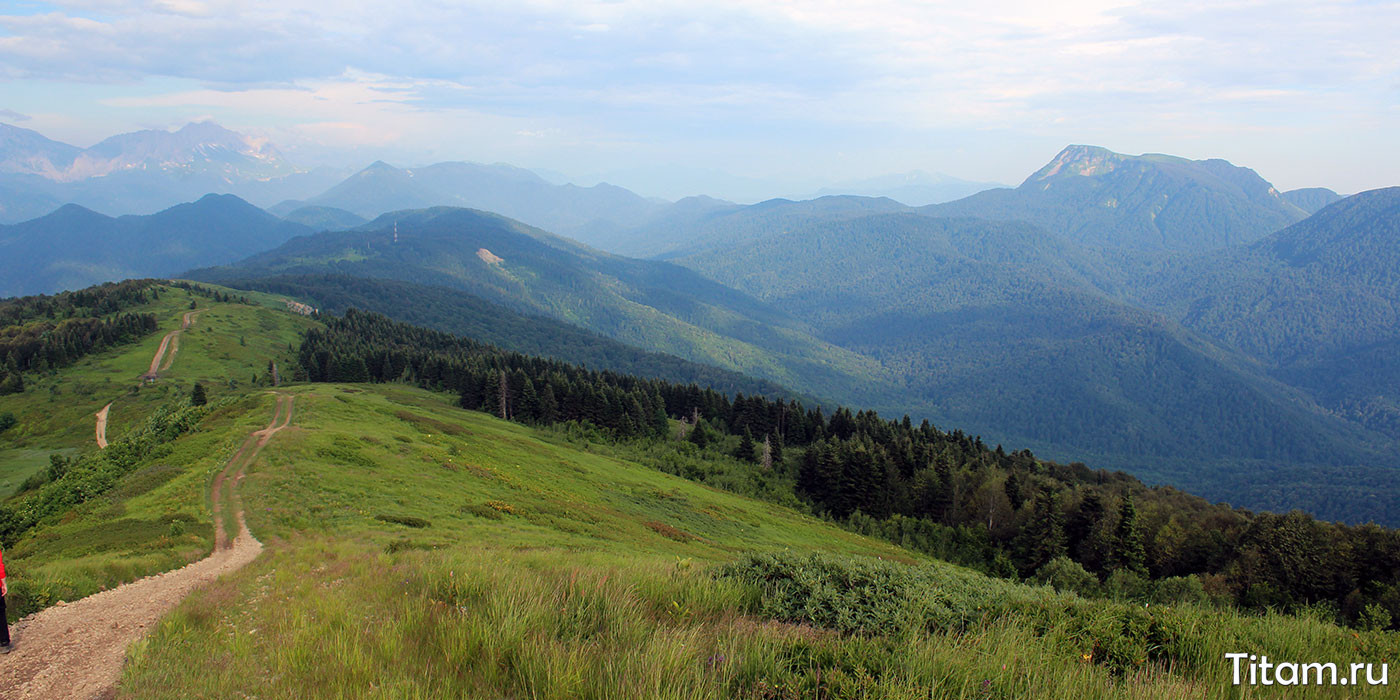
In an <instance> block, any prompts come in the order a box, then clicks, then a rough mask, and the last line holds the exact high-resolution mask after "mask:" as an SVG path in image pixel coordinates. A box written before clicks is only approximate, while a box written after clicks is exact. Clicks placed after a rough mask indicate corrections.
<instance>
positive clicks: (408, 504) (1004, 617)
mask: <svg viewBox="0 0 1400 700" xmlns="http://www.w3.org/2000/svg"><path fill="white" fill-rule="evenodd" d="M286 391H287V392H289V393H291V394H292V395H294V396H296V413H295V416H294V418H293V421H292V427H291V428H289V429H287V430H284V431H282V432H281V433H279V434H278V436H277V438H276V439H274V440H273V441H272V442H271V443H269V444H268V446H267V448H265V449H264V451H263V453H262V456H261V458H260V460H259V461H258V463H257V464H255V465H254V466H253V468H252V470H251V471H250V473H249V476H248V478H247V479H246V480H245V481H244V482H243V485H242V487H241V488H242V491H243V500H244V502H245V503H246V504H247V505H248V508H249V512H248V515H249V522H250V526H251V527H252V529H253V531H254V532H255V534H257V535H258V537H259V538H260V539H262V540H263V541H264V543H266V544H268V545H269V547H268V549H267V550H266V551H265V553H264V554H263V556H262V557H261V558H260V559H259V560H257V561H255V562H254V563H253V564H252V565H250V566H249V567H247V568H245V569H243V570H242V571H240V572H238V573H237V574H234V575H233V576H230V577H228V578H226V579H223V580H221V581H219V582H217V583H215V584H213V585H211V586H210V587H208V588H205V589H203V590H201V591H199V592H196V593H195V594H194V595H192V596H191V597H190V598H189V599H187V600H186V601H185V603H183V604H182V605H181V606H180V607H179V608H178V609H177V610H176V612H174V613H173V614H172V615H171V616H170V617H168V618H167V619H166V620H165V621H164V622H163V623H162V624H161V625H160V627H159V628H158V629H156V630H154V632H153V634H152V635H151V636H150V637H149V638H148V639H147V640H145V641H143V642H142V643H140V644H138V645H137V646H136V647H134V648H133V649H132V650H131V654H130V659H129V664H128V666H127V668H126V671H125V675H124V678H123V682H122V685H121V693H122V695H123V696H124V697H133V698H147V697H154V698H165V697H169V698H176V697H245V696H246V697H306V698H323V697H324V698H332V697H335V698H340V697H383V698H417V697H423V698H438V697H441V698H458V697H472V698H476V697H481V698H497V697H521V698H525V697H528V698H728V697H741V698H808V697H813V698H815V697H824V698H868V697H890V698H931V697H936V698H1013V697H1015V698H1019V697H1084V698H1110V697H1134V698H1137V697H1141V698H1188V697H1190V698H1195V697H1365V696H1366V693H1367V692H1368V691H1375V694H1376V696H1379V695H1380V694H1381V692H1380V691H1383V689H1369V688H1361V689H1356V688H1351V689H1347V690H1346V692H1345V693H1341V694H1339V693H1338V691H1337V690H1335V689H1320V690H1319V689H1303V690H1302V691H1301V692H1300V690H1299V689H1297V688H1278V687H1273V688H1265V687H1260V688H1254V689H1252V690H1251V691H1250V692H1249V693H1248V694H1245V693H1244V692H1242V690H1241V689H1237V688H1232V687H1231V686H1230V684H1229V671H1230V669H1229V665H1228V663H1227V662H1226V661H1225V660H1224V658H1223V656H1224V654H1225V653H1226V652H1229V651H1236V650H1245V651H1249V652H1252V653H1264V654H1268V655H1270V656H1272V657H1274V658H1283V659H1297V660H1304V661H1309V660H1324V661H1329V660H1334V661H1337V662H1339V663H1342V662H1351V661H1373V662H1380V661H1381V659H1383V658H1384V659H1392V658H1395V653H1396V652H1397V651H1400V648H1397V645H1396V640H1395V638H1394V635H1387V634H1382V633H1364V632H1352V631H1349V630H1344V629H1341V628H1338V627H1336V626H1334V625H1332V624H1330V623H1326V622H1321V621H1318V620H1314V619H1309V618H1300V617H1291V616H1282V615H1266V616H1256V615H1246V614H1241V613H1237V612H1233V611H1229V610H1220V609H1214V608H1209V607H1196V606H1164V607H1155V606H1154V607H1145V606H1142V605H1136V604H1124V603H1114V602H1108V601H1086V600H1083V599H1080V598H1078V597H1075V596H1073V595H1070V594H1062V593H1056V592H1054V591H1053V590H1051V589H1049V588H1041V587H1030V586H1024V585H1020V584H1015V583H1011V582H1007V581H1002V580H997V579H989V578H986V577H984V576H982V575H981V574H978V573H975V572H971V571H969V570H965V569H961V568H958V567H955V566H951V565H948V564H945V563H941V562H935V561H929V560H927V559H924V558H922V557H919V556H917V555H914V554H912V553H909V552H906V551H903V550H900V549H898V548H895V547H893V546H891V545H888V544H885V543H881V542H876V541H872V540H868V539H865V538H861V537H857V536H855V535H852V534H850V533H848V532H845V531H843V530H840V529H837V528H835V527H833V526H831V525H829V524H827V523H825V522H822V521H820V520H816V519H813V518H811V517H808V516H806V515H803V514H801V513H798V512H796V511H794V510H791V509H788V508H784V507H780V506H776V505H772V504H767V503H760V502H755V501H751V500H747V499H744V498H740V497H738V496H734V495H732V494H729V493H726V492H723V491H718V490H715V489H711V488H709V487H706V486H703V485H699V484H696V483H693V482H690V481H686V480H684V479H680V478H678V477H673V476H670V475H668V474H665V473H662V472H660V471H658V470H656V469H653V468H652V467H650V466H648V465H646V464H642V463H637V462H633V461H629V460H628V459H624V458H619V457H615V456H610V455H611V453H614V452H617V450H615V449H609V448H607V447H602V446H600V447H598V448H597V449H592V448H590V447H589V446H588V445H587V443H586V442H583V441H580V440H578V439H577V438H576V437H571V436H569V435H567V434H564V433H561V432H559V431H536V430H532V429H530V428H526V427H523V426H520V425H516V424H511V423H505V422H502V421H499V420H496V419H494V418H492V417H490V416H487V415H485V414H480V413H474V412H467V411H461V410H459V409H457V408H455V407H453V406H451V405H450V402H449V400H448V397H445V396H442V395H435V394H432V393H428V392H424V391H420V390H416V389H411V388H406V387H402V386H393V385H390V386H342V385H325V384H322V385H314V386H299V387H292V388H289V389H286ZM263 413H269V411H264V412H263ZM259 417H261V418H265V415H263V414H259ZM754 552H758V553H760V554H758V555H753V554H751V553H754ZM1284 691H1287V692H1284Z"/></svg>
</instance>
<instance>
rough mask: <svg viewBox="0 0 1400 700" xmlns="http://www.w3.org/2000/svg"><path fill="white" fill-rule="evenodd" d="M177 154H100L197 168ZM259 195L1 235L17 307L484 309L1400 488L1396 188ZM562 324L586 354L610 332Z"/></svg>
mask: <svg viewBox="0 0 1400 700" xmlns="http://www.w3.org/2000/svg"><path fill="white" fill-rule="evenodd" d="M6 133H7V134H9V137H12V138H10V140H9V141H6V142H5V143H7V144H8V143H11V142H14V143H21V142H22V144H21V145H22V147H23V149H28V151H26V152H28V153H30V154H31V156H30V157H28V159H27V160H26V159H24V158H9V157H8V156H7V160H5V162H6V163H7V164H8V165H6V166H5V167H6V168H8V169H9V172H7V173H5V174H0V182H3V178H20V179H22V180H24V181H25V182H33V181H43V182H45V183H48V185H49V186H53V187H75V188H76V187H78V186H80V185H81V186H82V187H88V188H95V187H98V185H99V184H101V186H102V187H109V186H110V185H111V184H112V183H121V182H125V183H126V185H124V186H130V187H132V188H138V189H139V187H138V186H139V184H140V183H141V182H144V181H145V180H143V179H142V178H146V177H147V176H151V174H152V173H155V174H156V176H157V177H158V180H159V178H166V180H169V179H170V178H172V177H173V178H175V179H179V177H183V176H175V175H171V173H172V172H175V171H179V172H183V173H186V175H188V176H189V177H190V178H194V179H195V180H198V178H200V177H204V175H200V174H198V173H208V172H210V171H213V170H218V168H217V167H216V166H214V165H212V164H213V163H215V162H217V161H218V158H224V159H225V160H237V159H238V158H243V157H244V156H247V157H249V158H251V157H252V156H250V155H247V154H244V155H241V156H238V157H237V158H235V157H234V156H232V155H228V153H230V152H235V151H237V148H234V147H233V146H229V147H228V149H225V150H219V149H214V148H212V147H211V149H205V151H207V152H206V154H205V156H201V157H202V158H204V160H202V161H199V162H201V163H203V165H197V166H196V165H188V164H186V165H180V162H182V161H180V159H179V158H176V157H174V156H169V157H168V158H167V160H164V161H160V160H150V159H147V160H145V161H141V162H146V163H147V166H145V167H136V166H132V167H123V168H120V169H114V170H111V171H109V172H108V174H106V175H102V176H100V177H92V178H87V179H82V180H75V181H72V182H60V181H59V180H55V179H50V178H49V177H48V176H46V175H45V174H42V173H49V174H50V175H51V174H52V173H53V172H77V171H76V170H74V168H75V167H76V166H75V165H74V164H75V163H79V161H80V158H83V157H86V156H83V155H82V154H81V153H78V154H75V152H74V151H73V150H72V149H71V147H69V148H68V149H65V148H64V147H63V145H62V144H54V143H53V142H47V141H46V140H43V139H42V137H39V136H38V135H36V134H33V133H32V132H28V133H19V132H6ZM197 133H200V132H192V134H197ZM211 134H214V135H217V134H215V132H213V131H208V132H204V136H210V135H211ZM168 136H173V135H168ZM163 139H164V137H161V136H158V135H147V136H143V137H141V138H132V139H119V140H117V141H115V142H114V144H116V145H112V146H110V147H107V150H106V151H103V152H104V153H108V156H109V161H107V162H136V160H135V156H134V155H131V154H134V153H138V152H143V150H144V151H145V152H150V153H167V155H169V153H176V152H185V151H182V150H180V148H184V147H180V148H175V147H174V146H170V144H171V143H175V141H173V140H168V139H166V140H163ZM204 140H205V139H204V138H203V137H201V138H192V139H191V141H190V142H198V143H203V142H204ZM155 142H160V144H164V145H159V144H157V145H151V144H152V143H155ZM123 144H125V145H123ZM8 147H9V146H7V148H8ZM94 148H96V147H94ZM169 148H173V149H174V150H173V151H168V152H167V151H163V150H161V149H169ZM230 149H231V150H230ZM12 150H14V151H15V152H19V151H20V150H22V148H21V146H14V148H13V149H12ZM87 150H91V149H87ZM273 152H274V151H268V152H267V153H273ZM113 154H115V155H113ZM121 154H127V155H121ZM219 154H223V155H219ZM216 155H218V158H215V156H216ZM206 156H207V157H206ZM94 157H95V156H94ZM270 157H271V156H269V158H270ZM123 159H124V160H123ZM157 162H167V163H174V165H170V166H169V167H168V168H167V167H166V166H159V165H152V164H153V163H157ZM253 165H254V164H250V165H248V167H249V168H252V167H253ZM229 167H230V168H232V169H233V170H238V168H237V167H234V166H232V165H230V166H229ZM239 167H241V166H239ZM26 169H27V170H26ZM233 170H230V171H226V172H232V171H233ZM51 171H52V172H51ZM238 171H239V172H242V171H241V170H238ZM190 173H195V174H190ZM289 177H290V176H289ZM166 180H160V181H166ZM268 182H271V181H268ZM67 191H68V192H77V191H80V190H79V189H72V190H67ZM112 191H115V190H112ZM168 192H169V190H167V193H168ZM11 193H12V191H11V190H8V189H5V188H2V187H0V195H5V196H9V195H10V194H11ZM0 199H3V197H0ZM6 201H9V200H6ZM36 201H37V200H36ZM50 201H52V200H50ZM443 202H448V203H450V204H451V205H452V206H443V205H442V203H443ZM468 204H470V205H473V207H474V208H467V207H465V206H461V205H468ZM272 209H273V211H274V212H275V213H276V214H279V215H281V216H282V217H284V218H281V219H279V218H278V217H277V216H274V215H273V214H270V213H268V212H266V211H263V210H260V209H258V208H257V207H255V206H253V205H251V204H249V203H248V202H246V201H243V200H241V199H239V198H237V197H234V196H231V195H211V196H208V197H204V198H201V199H199V200H198V201H196V202H193V203H190V204H184V205H179V206H176V207H173V208H169V209H167V210H162V211H160V212H158V213H156V214H151V215H145V216H122V217H116V218H113V217H108V216H105V215H102V214H99V213H97V212H94V211H91V210H90V209H87V208H84V207H81V206H76V205H66V206H62V207H61V208H58V209H57V210H55V211H52V212H51V213H48V214H46V215H44V216H41V217H39V218H35V219H32V220H29V221H25V222H23V223H20V224H16V225H10V226H0V282H2V283H3V286H0V295H4V294H20V293H31V292H50V291H56V290H58V289H63V288H75V287H83V286H87V285H89V284H92V283H94V282H99V281H103V280H108V279H120V278H123V277H131V276H171V275H176V274H179V273H180V272H181V271H183V270H187V269H190V268H203V269H200V270H197V271H195V272H193V273H191V274H192V275H193V276H194V277H196V278H199V279H205V280H210V281H228V282H239V283H241V284H249V283H257V284H262V285H270V284H273V283H274V281H276V282H275V283H276V284H282V285H292V286H296V285H301V286H300V287H298V288H300V289H303V290H307V289H317V290H320V291H319V293H321V294H326V295H338V296H340V297H343V298H342V299H341V302H343V303H349V302H350V301H351V300H353V299H358V300H359V301H360V302H362V303H364V304H366V305H369V304H373V305H374V308H377V309H379V310H381V311H384V312H386V313H389V314H391V315H395V316H398V317H400V318H406V319H410V320H413V319H416V320H417V321H418V322H428V321H431V322H432V323H433V325H437V326H438V327H445V328H453V327H454V326H453V325H452V324H453V323H454V320H453V319H454V318H456V317H458V316H460V317H461V318H457V320H456V321H455V323H459V324H467V325H465V326H456V327H458V328H477V329H478V330H476V331H472V332H481V331H480V328H481V327H484V326H481V324H486V325H488V326H489V321H488V319H489V318H491V317H492V314H493V313H495V312H492V311H491V308H493V307H490V306H483V304H485V305H497V307H499V308H502V309H506V310H508V311H509V315H507V314H506V313H505V312H501V313H500V314H497V315H498V316H500V318H502V319H508V318H515V316H516V315H518V316H521V317H522V318H523V317H525V316H535V317H547V318H549V319H553V322H555V323H559V324H569V327H572V326H577V327H580V328H582V329H585V331H587V332H589V333H594V334H598V335H599V336H606V337H607V338H608V339H610V340H609V341H608V342H609V343H617V344H618V345H616V346H615V347H614V346H609V347H611V348H612V349H610V350H607V352H606V353H604V355H605V356H611V357H624V356H625V357H629V358H631V359H628V360H627V361H628V362H646V363H651V362H660V360H656V359H654V358H651V359H648V358H650V356H646V357H643V355H644V354H645V353H643V355H636V354H635V353H633V350H631V349H628V348H633V349H640V350H637V352H641V351H649V352H653V353H656V352H659V353H666V354H668V355H674V356H676V357H679V358H683V359H684V360H685V361H688V362H692V363H702V364H705V365H711V366H714V367H719V368H723V369H724V370H728V371H731V372H741V373H743V374H746V375H749V376H752V377H757V378H759V379H761V380H766V381H768V382H773V383H776V384H781V385H783V386H785V387H788V388H790V389H792V390H794V391H796V392H798V393H802V394H805V395H810V396H815V397H818V398H820V399H823V400H831V401H839V402H843V403H847V404H853V405H862V406H869V407H872V408H877V409H880V410H881V411H888V412H892V413H894V414H896V415H898V414H899V413H905V412H907V413H910V414H912V415H914V416H916V417H928V418H931V419H933V420H934V421H935V422H938V423H939V424H941V425H945V426H952V427H957V428H962V429H965V430H969V431H973V432H977V433H980V434H983V435H985V436H987V438H988V439H989V440H993V441H996V442H1002V443H1004V444H1006V445H1008V446H1014V447H1031V448H1033V449H1036V450H1037V451H1038V452H1039V453H1041V454H1045V455H1047V456H1051V457H1056V458H1060V459H1082V460H1086V461H1089V462H1090V463H1092V464H1093V465H1095V466H1112V467H1122V468H1128V469H1131V470H1133V471H1134V472H1135V473H1138V474H1140V475H1144V476H1146V477H1147V478H1149V479H1155V480H1160V481H1164V482H1168V483H1173V484H1177V485H1181V486H1186V487H1191V488H1193V489H1197V490H1199V491H1201V492H1202V493H1204V494H1206V495H1207V496H1210V497H1214V498H1224V499H1232V500H1236V501H1237V502H1240V503H1243V504H1247V505H1251V506H1254V507H1280V505H1282V506H1291V505H1299V504H1304V505H1306V506H1307V507H1309V508H1311V509H1312V510H1314V512H1320V513H1328V512H1331V511H1328V510H1327V509H1328V508H1332V507H1334V506H1335V504H1337V503H1341V502H1342V501H1343V500H1348V501H1355V500H1356V499H1357V498H1358V497H1360V496H1358V494H1361V496H1364V494H1365V493H1375V494H1396V493H1400V472H1395V471H1393V470H1390V469H1388V467H1389V466H1392V465H1391V463H1390V462H1389V461H1388V459H1389V458H1388V455H1390V454H1393V452H1394V449H1395V447H1396V446H1397V443H1400V388H1397V387H1400V363H1397V362H1395V359H1394V358H1395V357H1398V356H1400V314H1397V311H1396V309H1400V277H1397V274H1400V273H1397V272H1396V271H1397V270H1400V188H1392V189H1387V190H1377V191H1372V192H1364V193H1361V194H1358V195H1353V196H1351V197H1346V198H1342V197H1340V195H1337V194H1336V193H1335V192H1332V191H1331V190H1326V189H1322V188H1310V189H1306V190H1295V191H1292V192H1285V193H1279V192H1278V191H1277V190H1276V189H1275V188H1274V187H1272V186H1271V185H1270V184H1269V183H1268V182H1267V181H1265V180H1264V179H1263V178H1261V177H1259V176H1258V175H1257V174H1255V173H1254V172H1253V171H1251V170H1249V169H1246V168H1240V167H1237V166H1234V165H1231V164H1229V163H1227V162H1225V161H1220V160H1205V161H1191V160H1186V159H1181V158H1175V157H1171V156H1162V155H1144V156H1126V155H1121V154H1117V153H1113V152H1111V151H1107V150H1104V149H1100V148H1094V147H1087V146H1071V147H1068V148H1066V149H1064V150H1063V151H1062V152H1060V153H1059V154H1058V155H1057V156H1056V157H1055V158H1054V159H1052V160H1051V162H1049V163H1048V164H1047V165H1046V166H1045V167H1043V168H1041V169H1040V170H1039V171H1037V172H1036V173H1034V174H1032V175H1031V176H1030V177H1028V178H1027V179H1026V181H1025V182H1023V183H1022V184H1021V185H1020V186H1018V187H1015V188H1001V189H992V190H986V191H982V192H979V193H976V194H973V195H971V196H968V197H965V198H963V199H961V200H957V201H953V202H948V203H943V204H936V205H932V206H923V207H911V206H908V205H907V204H905V203H901V202H899V201H896V200H894V199H890V198H885V197H863V196H856V195H832V196H824V197H819V198H815V199H811V200H804V201H791V200H786V199H775V200H769V201H765V202H760V203H758V204H753V205H747V206H745V205H738V204H734V203H731V202H726V201H723V200H718V199H714V198H710V197H688V198H685V199H682V200H680V201H677V202H674V203H668V202H663V201H658V200H651V199H646V198H643V197H640V196H638V195H636V194H634V193H632V192H629V191H627V190H624V189H622V188H616V187H612V186H608V185H595V186H593V187H577V186H574V185H569V184H563V185H560V184H554V183H551V182H549V181H547V180H544V179H543V178H540V177H538V176H537V175H535V174H534V173H532V172H530V171H526V170H522V169H519V168H514V167H511V166H506V165H499V164H498V165H479V164H471V163H440V164H436V165H431V166H427V167H423V168H397V167H393V166H390V165H388V164H385V163H375V164H373V165H371V166H370V167H368V168H366V169H364V170H362V171H360V172H358V173H355V174H353V175H351V176H350V177H348V178H345V179H341V180H339V181H337V182H332V183H330V184H329V185H327V186H326V187H323V188H321V189H319V190H317V191H315V192H313V193H310V194H308V195H307V196H304V197H297V198H289V199H287V200H286V201H283V202H281V203H279V204H278V205H276V206H274V207H272ZM486 210H493V211H494V212H495V213H492V212H491V211H486ZM386 211H387V213H385V212H386ZM510 213H514V214H516V216H517V217H518V218H510V217H509V216H508V214H510ZM396 229H397V231H398V237H397V240H396V239H395V236H394V231H395V230H396ZM313 232H319V233H313ZM559 233H566V234H568V235H569V236H570V238H566V237H563V236H561V235H558V234H559ZM600 249H607V250H609V251H614V252H604V251H603V250H600ZM618 251H620V252H623V253H626V254H629V255H635V256H643V257H646V258H650V259H635V258H627V257H621V256H619V255H617V254H615V253H616V252H618ZM367 279H369V280H375V282H374V283H373V285H371V284H370V283H368V282H366V283H365V284H364V285H356V284H355V283H354V282H353V281H351V282H347V281H346V280H367ZM308 280H311V281H308ZM313 282H314V284H313ZM288 288H290V287H288ZM428 290H436V291H428ZM443 290H450V291H451V294H448V293H447V292H445V291H443ZM452 295H457V296H452ZM463 295H465V296H463ZM429 299H431V301H430V302H429V301H425V300H429ZM473 299H474V300H479V301H480V303H477V302H476V301H472V300H473ZM424 304H431V308H429V309H423V308H422V306H423V305H424ZM415 314H416V315H415ZM468 319H471V320H470V321H469V320H468ZM502 322H503V323H505V322H506V320H503V321H502ZM511 323H514V321H511ZM522 323H523V322H522ZM471 324H476V325H471ZM524 325H525V326H529V327H530V328H537V327H538V328H543V327H545V325H548V324H545V325H540V324H536V323H534V322H530V323H525V324H524ZM564 327H565V326H563V325H561V326H559V328H564ZM531 332H532V333H533V332H534V331H531ZM541 332H542V333H543V331H541ZM560 333H563V334H564V335H566V336H568V337H570V338H573V340H570V341H568V342H567V343H563V344H561V345H558V347H561V348H564V350H561V352H564V351H567V352H569V353H574V354H573V355H571V357H574V358H575V359H581V358H582V357H583V355H581V354H579V353H581V352H583V350H582V348H584V347H585V346H587V345H589V344H590V343H592V342H593V341H589V340H587V338H589V337H594V338H596V337H597V336H589V335H587V334H586V333H585V334H583V335H579V334H578V333H574V332H572V331H571V332H569V333H564V331H560ZM540 342H543V340H541V341H540ZM598 343H599V344H600V346H601V345H606V344H607V343H603V342H602V341H601V340H599V341H598ZM541 347H544V346H541ZM629 353H632V354H629ZM669 362H670V360H667V361H665V362H662V364H666V363H669ZM668 366H670V365H668ZM675 367H679V365H677V366H675ZM687 367H688V366H687ZM673 369H674V367H673ZM668 371H669V370H668ZM676 371H682V370H680V369H677V370H676ZM683 371H687V372H688V371H693V370H692V369H684V370H683ZM716 376H718V375H716ZM725 381H729V380H725ZM736 386H737V385H736ZM1348 480H1350V481H1348ZM1358 484H1360V485H1358ZM1358 489H1361V491H1358ZM1365 489H1372V491H1369V492H1367V491H1365ZM1329 504H1331V505H1329ZM1347 512H1348V513H1349V515H1348V517H1354V516H1355V514H1356V513H1357V512H1358V511H1356V507H1355V506H1352V507H1351V510H1349V511H1347ZM1375 512H1380V511H1375ZM1359 517H1365V516H1364V514H1363V515H1361V516H1359Z"/></svg>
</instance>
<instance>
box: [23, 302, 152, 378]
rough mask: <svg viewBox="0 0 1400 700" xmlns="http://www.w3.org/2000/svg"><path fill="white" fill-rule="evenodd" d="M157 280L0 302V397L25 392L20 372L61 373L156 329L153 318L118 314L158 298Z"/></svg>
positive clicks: (147, 315) (150, 315)
mask: <svg viewBox="0 0 1400 700" xmlns="http://www.w3.org/2000/svg"><path fill="white" fill-rule="evenodd" d="M155 284H156V283H155V280H127V281H125V282H116V283H109V284H103V285H99V286H96V287H90V288H88V289H83V290H79V291H74V292H63V293H60V294H55V295H52V296H50V295H38V296H30V297H18V298H14V299H6V300H4V301H0V395H4V394H14V393H19V392H22V391H24V376H23V373H24V372H43V371H47V370H49V369H56V368H59V367H65V366H68V365H71V364H73V363H74V362H77V361H78V359H80V358H82V357H83V356H84V355H87V354H89V353H93V352H97V351H99V350H102V349H105V348H109V347H112V346H115V345H121V344H123V343H128V342H131V341H134V340H136V339H138V338H140V337H142V336H144V335H146V334H148V333H150V332H152V331H154V330H156V328H157V322H156V317H155V315H154V314H149V313H148V314H138V313H120V312H121V311H122V310H124V309H128V308H131V307H133V306H137V305H139V304H144V303H146V302H148V301H151V300H153V299H156V298H158V297H159V290H158V289H157V288H156V287H155V286H154V285H155Z"/></svg>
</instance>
